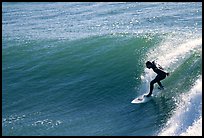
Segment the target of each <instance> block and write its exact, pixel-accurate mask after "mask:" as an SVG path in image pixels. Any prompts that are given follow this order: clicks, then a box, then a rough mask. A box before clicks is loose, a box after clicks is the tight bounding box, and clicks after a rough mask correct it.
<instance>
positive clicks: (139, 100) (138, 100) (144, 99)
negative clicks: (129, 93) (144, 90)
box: [131, 95, 152, 104]
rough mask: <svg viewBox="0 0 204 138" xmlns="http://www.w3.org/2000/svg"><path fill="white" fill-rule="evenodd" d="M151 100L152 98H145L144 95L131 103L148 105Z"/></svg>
mask: <svg viewBox="0 0 204 138" xmlns="http://www.w3.org/2000/svg"><path fill="white" fill-rule="evenodd" d="M151 99H152V96H150V97H145V96H144V95H141V96H139V97H137V98H135V99H134V100H133V101H132V102H131V103H134V104H139V103H146V102H148V101H149V100H151Z"/></svg>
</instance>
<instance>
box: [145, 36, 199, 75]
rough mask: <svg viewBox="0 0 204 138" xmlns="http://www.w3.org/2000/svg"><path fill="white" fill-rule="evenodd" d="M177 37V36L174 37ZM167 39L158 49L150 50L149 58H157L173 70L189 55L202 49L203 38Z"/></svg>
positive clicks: (162, 64)
mask: <svg viewBox="0 0 204 138" xmlns="http://www.w3.org/2000/svg"><path fill="white" fill-rule="evenodd" d="M174 39H176V38H174ZM174 39H173V40H172V39H170V38H167V40H166V41H165V42H164V43H162V44H161V45H160V46H158V47H156V49H154V50H152V51H150V53H149V54H148V55H149V56H148V59H147V60H150V61H152V60H156V61H157V62H158V63H159V64H160V65H161V66H162V67H164V68H171V70H172V71H173V70H174V69H175V68H177V67H178V66H179V65H180V64H181V63H182V62H184V61H185V58H187V57H188V56H189V55H191V54H192V53H193V51H196V50H198V49H202V38H197V39H191V40H187V41H184V42H183V40H181V42H179V41H178V40H177V39H176V40H174Z"/></svg>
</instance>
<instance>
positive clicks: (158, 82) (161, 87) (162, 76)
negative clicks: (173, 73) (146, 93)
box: [155, 75, 166, 89]
mask: <svg viewBox="0 0 204 138" xmlns="http://www.w3.org/2000/svg"><path fill="white" fill-rule="evenodd" d="M165 77H166V76H164V75H157V77H156V78H155V79H157V84H158V85H159V87H160V88H159V89H164V86H163V85H162V84H161V82H160V81H161V80H163V79H165Z"/></svg>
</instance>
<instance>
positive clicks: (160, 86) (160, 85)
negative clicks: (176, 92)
mask: <svg viewBox="0 0 204 138" xmlns="http://www.w3.org/2000/svg"><path fill="white" fill-rule="evenodd" d="M157 83H158V85H159V89H164V86H163V85H162V84H161V82H160V81H158V82H157Z"/></svg>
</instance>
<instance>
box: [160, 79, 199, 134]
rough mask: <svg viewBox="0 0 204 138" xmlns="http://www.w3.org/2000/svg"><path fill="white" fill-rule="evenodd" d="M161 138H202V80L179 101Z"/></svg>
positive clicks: (162, 131) (179, 98)
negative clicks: (169, 137)
mask: <svg viewBox="0 0 204 138" xmlns="http://www.w3.org/2000/svg"><path fill="white" fill-rule="evenodd" d="M158 135H160V136H178V135H182V136H183V135H187V136H188V135H194V136H202V78H201V77H200V78H199V79H198V80H197V81H196V82H195V85H194V86H193V87H192V88H191V90H190V91H189V92H187V93H184V94H182V95H181V96H180V97H178V99H177V108H176V109H175V111H174V114H173V116H172V117H171V118H170V119H169V120H168V122H167V123H166V125H165V127H164V128H163V129H162V130H161V132H159V134H158Z"/></svg>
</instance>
